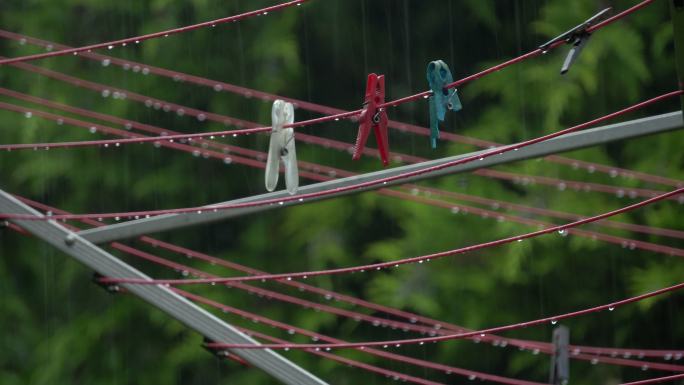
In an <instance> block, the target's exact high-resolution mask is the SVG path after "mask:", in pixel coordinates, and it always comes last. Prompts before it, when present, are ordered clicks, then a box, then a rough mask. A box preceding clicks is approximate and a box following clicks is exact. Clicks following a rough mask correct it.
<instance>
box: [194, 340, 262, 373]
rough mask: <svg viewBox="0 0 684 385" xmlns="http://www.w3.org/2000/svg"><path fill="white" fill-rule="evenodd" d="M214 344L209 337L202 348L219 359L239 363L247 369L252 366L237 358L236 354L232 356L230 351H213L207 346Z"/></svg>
mask: <svg viewBox="0 0 684 385" xmlns="http://www.w3.org/2000/svg"><path fill="white" fill-rule="evenodd" d="M212 343H214V341H212V340H211V339H209V338H208V337H204V340H203V342H202V347H203V348H204V349H205V350H206V351H208V352H209V353H211V354H213V355H215V356H216V357H219V358H223V357H225V358H227V359H229V360H231V361H234V362H237V363H238V364H240V365H242V366H247V367H251V366H252V365H250V364H249V362H247V361H245V360H243V359H242V358H240V357H238V356H236V355H235V354H231V353H230V352H229V351H228V350H216V349H213V348H210V347H209V346H207V344H212Z"/></svg>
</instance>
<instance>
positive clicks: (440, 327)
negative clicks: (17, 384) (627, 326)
mask: <svg viewBox="0 0 684 385" xmlns="http://www.w3.org/2000/svg"><path fill="white" fill-rule="evenodd" d="M17 198H18V199H20V200H22V201H23V202H25V203H26V204H29V205H31V206H33V207H36V208H38V209H41V210H45V211H47V210H50V211H53V212H57V213H64V211H62V210H58V209H55V208H53V207H50V206H47V205H45V204H42V203H38V202H35V201H32V200H29V199H26V198H23V197H17ZM83 222H84V223H87V224H89V225H92V226H96V227H99V226H103V224H102V223H99V222H96V221H92V220H84V221H83ZM139 240H140V241H142V242H143V243H146V244H148V245H150V246H152V247H155V248H162V249H165V250H168V251H171V252H174V253H177V254H181V255H184V256H191V257H193V258H197V259H200V260H203V261H205V262H209V263H211V264H215V265H219V266H223V267H226V268H229V269H233V270H237V271H241V272H245V273H248V274H264V272H262V271H259V270H256V269H252V268H249V267H245V266H242V265H239V264H236V263H233V262H229V261H226V260H223V259H220V258H216V257H211V256H208V255H206V254H203V253H199V252H197V251H194V250H190V249H187V248H184V247H181V246H177V245H173V244H170V243H167V242H164V241H160V240H156V239H153V238H150V237H147V236H142V237H140V238H139ZM118 245H120V244H119V243H113V244H112V246H114V247H117V246H118ZM184 268H185V267H183V266H181V267H179V268H178V270H180V271H182V270H183V269H184ZM277 282H278V283H280V284H283V285H286V286H292V287H295V288H297V289H299V290H303V291H308V292H311V293H315V294H319V295H321V296H323V297H324V298H328V299H331V300H332V299H334V300H335V301H342V302H347V303H350V304H352V305H355V306H360V307H364V308H367V309H371V310H374V311H379V312H382V313H386V314H389V315H393V316H395V317H399V318H404V319H406V320H409V322H410V324H409V325H411V324H414V323H417V322H421V323H424V324H426V325H429V326H430V327H431V328H432V329H431V330H432V331H434V333H435V334H440V335H444V334H445V333H449V332H466V331H470V330H468V329H465V328H463V327H461V326H458V325H452V324H449V323H445V322H441V321H437V320H433V319H430V318H426V317H423V316H421V315H418V314H413V313H409V312H405V311H402V310H399V309H394V308H390V307H386V306H383V305H379V304H375V303H372V302H368V301H365V300H362V299H360V298H356V297H351V296H347V295H344V294H340V293H336V292H333V291H329V290H325V289H320V288H317V287H314V286H311V285H308V284H305V283H301V282H297V281H287V280H278V281H277ZM387 321H388V320H386V322H387ZM381 325H383V324H381ZM384 325H385V326H391V325H392V324H387V323H385V324H384ZM404 325H406V324H404ZM403 327H404V326H402V328H403ZM418 330H419V331H422V329H418ZM476 339H481V340H483V341H490V342H495V341H498V343H499V344H500V345H501V346H504V345H503V343H504V342H506V344H510V345H511V346H516V347H519V348H521V349H529V350H533V349H534V350H539V351H541V352H544V353H546V354H549V353H550V352H551V350H552V348H551V345H550V344H549V343H546V342H538V341H526V340H518V339H512V338H505V337H499V336H496V335H487V336H485V337H477V338H476ZM568 350H569V351H570V352H571V357H572V358H575V359H583V360H587V361H591V362H592V364H595V363H599V362H602V363H608V364H614V365H626V366H634V367H643V365H644V364H648V365H649V366H650V367H651V368H653V369H659V370H669V371H681V370H682V367H681V366H679V365H669V364H660V363H644V362H642V361H633V360H629V359H620V358H611V357H597V356H595V354H603V355H611V356H613V357H614V356H616V355H618V354H620V355H624V356H625V357H630V356H632V355H636V356H637V357H639V358H641V357H665V359H668V357H669V359H675V360H678V359H681V356H682V352H681V351H676V350H652V349H624V348H601V347H591V346H580V345H571V346H569V348H568ZM583 352H584V353H590V354H591V355H590V354H583Z"/></svg>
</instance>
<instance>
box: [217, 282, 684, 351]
mask: <svg viewBox="0 0 684 385" xmlns="http://www.w3.org/2000/svg"><path fill="white" fill-rule="evenodd" d="M681 289H684V283H679V284H677V285H673V286H669V287H666V288H662V289H659V290H655V291H652V292H649V293H645V294H641V295H639V296H635V297H630V298H626V299H623V300H620V301H616V302H612V303H609V304H606V305H600V306H595V307H592V308H588V309H583V310H578V311H574V312H570V313H564V314H559V315H556V316H552V317H544V318H540V319H536V320H532V321H526V322H520V323H517V324H512V325H506V326H498V327H493V328H488V329H482V330H478V331H474V332H468V333H459V334H452V335H446V336H437V337H425V338H410V339H402V340H388V341H370V342H353V343H334V344H328V343H325V344H264V345H260V346H254V345H246V344H222V343H212V344H208V346H209V347H212V348H218V349H285V348H288V349H328V348H329V349H349V348H368V347H376V346H380V347H383V348H390V347H392V348H396V347H400V346H403V345H414V344H425V343H432V342H442V341H450V340H455V339H461V338H465V337H473V336H477V335H486V334H488V333H500V332H504V331H508V330H516V329H522V328H526V327H530V326H536V325H541V324H546V323H552V324H553V323H556V322H558V321H560V320H563V319H568V318H573V317H578V316H582V315H586V314H591V313H596V312H599V311H604V310H609V311H612V310H614V309H615V308H616V307H619V306H624V305H627V304H630V303H633V302H638V301H641V300H644V299H647V298H652V297H655V296H658V295H662V294H666V293H670V292H674V291H677V290H681Z"/></svg>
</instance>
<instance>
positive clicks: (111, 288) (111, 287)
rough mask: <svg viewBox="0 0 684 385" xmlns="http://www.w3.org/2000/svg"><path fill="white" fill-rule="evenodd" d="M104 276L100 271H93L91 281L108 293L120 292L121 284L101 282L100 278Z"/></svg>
mask: <svg viewBox="0 0 684 385" xmlns="http://www.w3.org/2000/svg"><path fill="white" fill-rule="evenodd" d="M104 277H105V276H104V275H102V274H100V273H97V272H95V273H93V279H92V280H93V283H94V284H96V285H97V286H99V287H101V288H103V289H105V290H106V291H107V292H108V293H109V294H117V293H119V292H121V291H122V290H121V286H119V285H117V284H116V283H106V282H102V279H103V278H104Z"/></svg>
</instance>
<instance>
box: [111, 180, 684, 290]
mask: <svg viewBox="0 0 684 385" xmlns="http://www.w3.org/2000/svg"><path fill="white" fill-rule="evenodd" d="M683 192H684V188H681V189H677V190H674V191H670V192H668V193H665V194H662V195H660V196H657V197H655V198H650V199H647V200H644V201H641V202H638V203H635V204H632V205H629V206H626V207H623V208H620V209H617V210H613V211H609V212H606V213H603V214H600V215H596V216H593V217H588V218H585V219H582V220H579V221H575V222H571V223H567V224H564V225H559V226H553V227H549V228H546V229H543V230H538V231H534V232H531V233H526V234H522V235H517V236H513V237H508V238H503V239H499V240H496V241H491V242H485V243H481V244H477V245H472V246H466V247H463V248H459V249H454V250H448V251H443V252H439V253H434V254H428V255H423V256H418V257H412V258H405V259H399V260H395V261H391V262H382V263H375V264H369V265H361V266H353V267H344V268H337V269H329V270H318V271H307V272H296V273H281V274H268V275H258V276H248V277H232V278H219V279H180V280H178V279H160V280H141V279H114V278H106V279H103V281H104V282H108V283H135V284H142V285H159V284H164V285H187V284H207V283H227V282H244V281H254V280H273V279H287V280H291V279H294V278H309V277H316V276H322V275H335V274H348V273H354V272H365V271H366V270H368V271H372V270H381V269H389V268H392V267H397V266H399V265H403V264H410V263H423V262H426V261H427V262H429V261H430V260H433V259H440V258H444V257H448V256H453V255H457V254H463V253H467V252H472V251H476V250H481V249H485V248H490V247H495V246H500V245H504V244H508V243H512V242H516V241H522V240H525V239H528V238H534V237H537V236H541V235H545V234H549V233H553V232H557V231H558V232H561V233H564V232H565V231H567V230H569V229H572V228H574V227H577V226H580V225H584V224H587V223H592V222H596V221H598V220H601V219H605V218H608V217H611V216H615V215H618V214H622V213H625V212H628V211H632V210H636V209H638V208H640V207H643V206H646V205H649V204H652V203H655V202H658V201H661V200H664V199H666V198H667V197H670V196H674V195H677V194H681V193H683Z"/></svg>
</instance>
